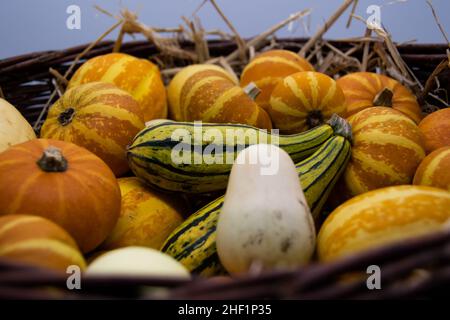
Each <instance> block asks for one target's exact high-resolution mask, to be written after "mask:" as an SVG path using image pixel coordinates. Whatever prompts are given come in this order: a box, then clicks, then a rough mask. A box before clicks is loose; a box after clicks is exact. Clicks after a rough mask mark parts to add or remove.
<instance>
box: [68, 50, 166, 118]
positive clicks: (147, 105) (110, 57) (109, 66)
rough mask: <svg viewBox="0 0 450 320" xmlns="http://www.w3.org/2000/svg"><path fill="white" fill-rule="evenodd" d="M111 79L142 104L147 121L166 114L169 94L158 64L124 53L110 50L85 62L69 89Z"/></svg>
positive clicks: (110, 80) (110, 81)
mask: <svg viewBox="0 0 450 320" xmlns="http://www.w3.org/2000/svg"><path fill="white" fill-rule="evenodd" d="M97 81H101V82H108V83H112V84H114V85H116V86H117V87H118V88H120V89H122V90H124V91H126V92H128V93H129V94H131V95H132V96H133V98H134V99H135V100H136V101H137V102H138V103H139V104H140V107H141V109H142V115H143V117H144V120H145V121H149V120H152V119H161V118H166V117H167V97H166V89H165V87H164V83H163V81H162V79H161V74H160V72H159V68H158V66H156V65H155V64H153V63H152V62H150V61H149V60H146V59H138V58H136V57H133V56H130V55H128V54H125V53H109V54H105V55H101V56H97V57H95V58H92V59H89V60H88V61H86V62H85V63H84V64H83V65H82V66H81V67H80V68H79V69H78V70H77V71H76V72H75V74H74V75H73V77H72V79H70V81H69V86H68V88H73V87H75V86H78V85H80V84H85V83H89V82H97Z"/></svg>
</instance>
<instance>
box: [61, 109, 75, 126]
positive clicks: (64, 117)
mask: <svg viewBox="0 0 450 320" xmlns="http://www.w3.org/2000/svg"><path fill="white" fill-rule="evenodd" d="M74 115H75V109H74V108H69V109H66V110H64V111H63V112H61V113H60V115H59V116H58V122H59V123H60V124H61V125H62V126H66V125H68V124H69V123H71V122H72V119H73V116H74Z"/></svg>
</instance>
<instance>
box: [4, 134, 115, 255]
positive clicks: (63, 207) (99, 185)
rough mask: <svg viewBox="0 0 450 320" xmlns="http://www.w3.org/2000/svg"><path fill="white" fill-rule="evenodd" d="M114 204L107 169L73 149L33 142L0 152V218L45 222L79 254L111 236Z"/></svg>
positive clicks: (61, 144) (59, 143)
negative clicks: (38, 218)
mask: <svg viewBox="0 0 450 320" xmlns="http://www.w3.org/2000/svg"><path fill="white" fill-rule="evenodd" d="M120 200H121V197H120V189H119V186H118V184H117V181H116V178H115V177H114V174H113V173H112V171H111V170H110V169H109V168H108V166H107V165H106V164H105V163H104V162H103V161H102V160H101V159H100V158H98V157H97V156H96V155H94V154H93V153H91V152H89V151H88V150H86V149H84V148H81V147H79V146H77V145H75V144H72V143H68V142H63V141H58V140H48V139H35V140H31V141H28V142H25V143H21V144H18V145H15V146H12V147H11V148H9V149H8V150H6V151H4V152H2V153H0V215H6V214H15V213H20V214H22V213H23V214H31V215H38V216H42V217H45V218H48V219H50V220H52V221H53V222H55V223H57V224H59V225H60V226H61V227H63V228H64V229H65V230H67V231H68V232H69V233H70V234H71V235H72V236H73V237H74V239H75V240H76V241H77V243H78V245H79V247H80V248H81V250H82V251H83V252H88V251H91V250H92V249H94V248H95V247H97V246H98V245H99V244H100V243H101V242H102V241H103V240H105V238H106V237H107V236H108V234H109V233H110V232H111V230H112V229H113V227H114V225H115V224H116V221H117V219H118V217H119V214H120Z"/></svg>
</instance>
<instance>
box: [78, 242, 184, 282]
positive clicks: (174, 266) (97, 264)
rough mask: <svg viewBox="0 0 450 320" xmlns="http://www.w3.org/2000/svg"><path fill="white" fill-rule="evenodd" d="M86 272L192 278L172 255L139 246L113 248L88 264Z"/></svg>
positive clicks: (93, 273) (91, 273)
mask: <svg viewBox="0 0 450 320" xmlns="http://www.w3.org/2000/svg"><path fill="white" fill-rule="evenodd" d="M86 274H88V275H113V276H127V275H128V276H155V277H176V278H190V274H189V271H187V270H186V268H185V267H184V266H183V265H182V264H181V263H179V262H178V261H176V260H175V259H173V258H172V257H170V256H168V255H166V254H164V253H162V252H159V251H158V250H155V249H150V248H145V247H137V246H133V247H126V248H121V249H115V250H111V251H108V252H106V253H104V254H102V255H100V256H98V257H97V258H95V259H94V260H93V261H92V262H91V264H90V265H89V266H88V268H87V270H86Z"/></svg>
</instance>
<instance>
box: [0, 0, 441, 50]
mask: <svg viewBox="0 0 450 320" xmlns="http://www.w3.org/2000/svg"><path fill="white" fill-rule="evenodd" d="M342 1H343V0H316V1H313V0H217V2H218V4H219V5H220V6H221V8H222V10H223V11H224V12H225V14H226V15H227V17H228V18H229V19H230V20H231V21H232V22H233V23H234V25H235V27H236V28H237V30H238V31H239V33H240V34H241V35H242V36H243V37H250V36H252V35H255V34H257V33H259V32H261V31H263V30H265V29H267V28H268V27H270V26H271V25H273V24H275V23H277V22H279V21H281V20H283V19H285V18H286V17H288V16H289V15H290V14H291V13H294V12H296V11H299V10H302V9H306V8H312V9H313V12H312V14H311V21H310V26H311V30H310V33H309V34H311V33H314V31H316V30H317V28H318V27H319V26H320V25H321V24H322V22H323V21H324V20H325V19H326V18H327V17H329V16H330V15H331V13H332V12H334V11H335V10H336V8H337V7H338V6H339V5H340V4H341V3H342ZM201 2H202V0H162V1H161V0H147V1H145V0H122V1H119V0H0V59H2V58H6V57H10V56H14V55H18V54H22V53H28V52H32V51H39V50H50V49H63V48H67V47H70V46H74V45H78V44H83V43H87V42H90V41H93V40H94V39H96V38H97V37H98V36H99V35H100V34H101V33H102V32H104V31H105V30H106V29H107V28H109V27H110V26H111V25H112V24H113V23H114V20H113V19H111V18H110V17H108V16H105V15H103V14H101V13H99V12H98V11H97V10H95V9H94V7H93V6H94V4H97V5H99V6H101V7H103V8H105V9H107V10H109V11H110V12H113V13H117V12H118V11H119V10H120V8H121V7H127V8H129V9H131V10H133V11H137V12H138V13H139V15H140V19H141V20H142V21H143V22H144V23H146V24H148V25H151V26H158V27H176V26H177V25H178V24H180V23H181V18H180V17H181V16H183V15H184V16H188V17H190V16H191V14H192V12H193V11H194V10H195V8H197V7H198V5H199V4H200V3H201ZM392 2H394V3H392ZM71 4H76V5H78V6H80V8H81V30H68V29H67V28H66V19H67V17H68V14H67V13H66V8H67V7H68V6H69V5H71ZM371 4H376V5H382V9H381V14H382V15H381V21H382V23H383V25H384V26H385V27H386V28H387V29H388V30H389V31H390V32H391V33H392V36H393V38H394V40H396V41H398V42H404V41H409V40H412V39H416V40H417V41H418V42H422V43H436V42H444V39H443V37H442V35H441V33H440V31H439V30H438V28H437V25H436V23H435V22H434V19H433V16H432V14H431V10H430V8H429V7H428V5H427V4H426V2H425V0H408V1H405V0H403V1H400V2H397V1H391V0H360V1H359V5H358V9H357V11H356V14H358V15H360V16H362V17H364V18H367V16H368V15H367V13H366V8H367V7H368V6H369V5H371ZM433 5H434V7H435V8H436V10H437V11H438V13H439V16H440V18H441V21H442V24H443V26H444V28H445V29H446V31H447V33H450V32H449V29H450V21H449V19H446V16H447V15H448V13H449V12H450V1H449V0H433ZM349 11H350V9H348V10H347V12H346V13H345V14H344V15H343V16H342V17H341V19H339V20H338V22H337V23H336V25H335V26H334V27H333V28H332V29H331V30H330V31H329V32H328V33H327V34H326V36H325V37H326V38H344V37H350V36H359V35H362V34H363V32H364V24H363V23H362V22H360V21H357V20H354V21H353V23H352V26H351V27H350V29H346V28H345V23H346V20H347V17H348V14H349ZM198 16H199V17H200V18H201V21H202V24H203V26H204V27H205V29H216V28H222V29H226V26H225V25H224V23H223V22H222V20H221V19H220V17H219V16H218V15H217V13H216V12H215V11H214V9H213V7H212V6H211V4H209V3H207V4H206V5H205V6H204V7H203V8H202V9H201V10H200V12H199V13H198ZM115 34H116V33H115ZM115 34H113V35H112V36H111V37H114V35H115ZM309 34H308V33H306V32H305V30H304V28H303V27H301V26H300V27H298V28H294V32H289V31H288V30H287V28H284V29H283V30H281V31H280V32H278V34H277V35H279V36H292V37H301V36H308V35H309ZM111 37H110V38H111ZM127 39H129V38H127Z"/></svg>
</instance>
